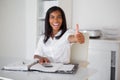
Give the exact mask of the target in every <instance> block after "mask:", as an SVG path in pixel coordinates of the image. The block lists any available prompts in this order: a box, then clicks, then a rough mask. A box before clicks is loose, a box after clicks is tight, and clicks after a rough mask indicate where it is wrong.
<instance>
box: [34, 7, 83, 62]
mask: <svg viewBox="0 0 120 80" xmlns="http://www.w3.org/2000/svg"><path fill="white" fill-rule="evenodd" d="M77 42H78V43H84V35H83V34H82V33H80V32H79V26H78V25H77V26H76V32H74V33H73V32H72V31H70V30H67V25H66V18H65V14H64V11H63V10H62V9H61V8H60V7H57V6H53V7H51V8H49V9H48V11H47V13H46V17H45V33H44V34H43V35H42V36H41V37H40V40H39V43H38V47H37V49H36V51H35V55H34V58H37V59H39V63H46V62H47V63H49V62H61V63H69V62H70V47H71V43H77Z"/></svg>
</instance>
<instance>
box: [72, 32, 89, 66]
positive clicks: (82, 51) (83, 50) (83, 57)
mask: <svg viewBox="0 0 120 80" xmlns="http://www.w3.org/2000/svg"><path fill="white" fill-rule="evenodd" d="M83 35H84V37H85V43H83V44H79V43H75V44H73V45H72V46H71V60H70V61H71V63H77V64H79V65H80V66H84V67H87V64H88V60H87V59H88V45H89V34H88V33H83Z"/></svg>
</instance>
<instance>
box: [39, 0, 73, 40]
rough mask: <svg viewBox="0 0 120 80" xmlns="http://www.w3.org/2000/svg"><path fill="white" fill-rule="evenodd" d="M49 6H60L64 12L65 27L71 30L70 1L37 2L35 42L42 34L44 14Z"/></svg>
mask: <svg viewBox="0 0 120 80" xmlns="http://www.w3.org/2000/svg"><path fill="white" fill-rule="evenodd" d="M66 5H67V6H66ZM51 6H60V7H61V8H62V9H63V10H64V12H65V15H66V20H67V26H68V28H71V23H72V22H71V21H72V19H71V17H72V0H37V40H38V38H39V36H40V35H41V34H42V33H44V19H45V14H46V11H47V10H48V8H50V7H51Z"/></svg>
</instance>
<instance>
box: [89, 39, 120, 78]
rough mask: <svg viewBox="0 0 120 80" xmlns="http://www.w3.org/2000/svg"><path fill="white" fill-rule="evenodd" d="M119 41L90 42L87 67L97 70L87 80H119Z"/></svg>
mask: <svg viewBox="0 0 120 80" xmlns="http://www.w3.org/2000/svg"><path fill="white" fill-rule="evenodd" d="M119 60H120V41H118V40H94V39H93V40H92V39H91V40H90V41H89V52H88V61H89V63H90V64H89V66H88V67H93V68H95V69H96V70H97V72H96V74H94V75H93V76H92V77H90V78H89V80H120V77H119V75H120V63H119Z"/></svg>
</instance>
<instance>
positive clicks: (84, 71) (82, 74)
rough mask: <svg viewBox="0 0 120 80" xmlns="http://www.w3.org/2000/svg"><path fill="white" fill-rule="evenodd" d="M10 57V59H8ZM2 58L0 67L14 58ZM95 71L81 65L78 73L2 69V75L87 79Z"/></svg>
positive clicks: (28, 78) (22, 79) (26, 78)
mask: <svg viewBox="0 0 120 80" xmlns="http://www.w3.org/2000/svg"><path fill="white" fill-rule="evenodd" d="M8 59H9V60H8ZM8 59H5V58H0V69H1V68H2V67H3V66H4V65H7V64H8V63H10V62H12V61H14V60H13V59H10V58H8ZM93 73H94V70H93V69H88V68H84V67H79V69H78V71H77V72H76V74H58V73H42V72H22V71H4V70H0V77H6V78H11V79H13V80H85V79H87V78H88V77H89V76H91V75H92V74H93Z"/></svg>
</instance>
